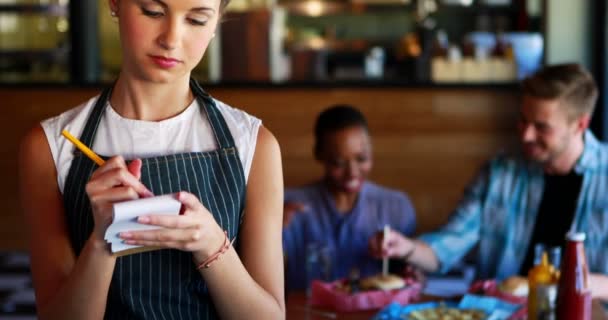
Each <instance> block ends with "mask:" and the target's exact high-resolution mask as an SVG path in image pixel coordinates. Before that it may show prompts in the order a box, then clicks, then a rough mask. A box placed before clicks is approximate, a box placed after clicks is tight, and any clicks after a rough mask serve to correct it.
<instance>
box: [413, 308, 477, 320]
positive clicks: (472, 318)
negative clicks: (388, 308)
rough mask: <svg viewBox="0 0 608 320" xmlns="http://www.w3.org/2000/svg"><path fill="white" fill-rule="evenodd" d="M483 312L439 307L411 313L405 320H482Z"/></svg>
mask: <svg viewBox="0 0 608 320" xmlns="http://www.w3.org/2000/svg"><path fill="white" fill-rule="evenodd" d="M485 318H486V314H485V312H483V311H481V310H475V309H457V308H448V307H446V306H439V307H437V308H432V309H426V310H419V311H412V312H410V314H409V315H408V316H407V317H406V318H405V319H407V320H482V319H485Z"/></svg>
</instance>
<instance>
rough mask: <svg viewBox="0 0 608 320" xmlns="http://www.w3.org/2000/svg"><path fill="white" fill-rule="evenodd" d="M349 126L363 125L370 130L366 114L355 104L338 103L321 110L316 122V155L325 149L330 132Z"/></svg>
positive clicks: (366, 129)
mask: <svg viewBox="0 0 608 320" xmlns="http://www.w3.org/2000/svg"><path fill="white" fill-rule="evenodd" d="M349 127H361V128H363V129H365V131H368V132H369V128H368V126H367V120H365V116H364V115H363V114H362V113H361V111H359V110H358V109H357V108H355V107H353V106H350V105H347V104H338V105H334V106H331V107H329V108H327V109H325V110H324V111H323V112H321V113H320V114H319V116H318V117H317V121H316V122H315V146H314V152H315V155H316V156H318V155H319V154H320V152H321V150H323V143H324V141H323V140H324V139H325V136H326V135H327V134H328V133H333V132H336V131H338V130H342V129H345V128H349Z"/></svg>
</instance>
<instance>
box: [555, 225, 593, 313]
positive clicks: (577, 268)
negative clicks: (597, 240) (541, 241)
mask: <svg viewBox="0 0 608 320" xmlns="http://www.w3.org/2000/svg"><path fill="white" fill-rule="evenodd" d="M584 241H585V233H582V232H568V234H566V250H565V254H564V256H563V260H562V266H561V272H560V273H561V274H560V280H559V288H558V293H557V319H558V320H574V319H576V320H590V319H591V290H590V289H589V268H588V267H587V258H586V257H585V247H584V245H583V242H584Z"/></svg>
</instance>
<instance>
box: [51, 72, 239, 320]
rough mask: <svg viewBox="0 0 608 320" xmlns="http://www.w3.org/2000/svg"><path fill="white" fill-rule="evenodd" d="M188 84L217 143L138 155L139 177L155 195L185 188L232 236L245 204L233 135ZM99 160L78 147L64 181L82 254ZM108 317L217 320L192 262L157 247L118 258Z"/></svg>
mask: <svg viewBox="0 0 608 320" xmlns="http://www.w3.org/2000/svg"><path fill="white" fill-rule="evenodd" d="M190 87H191V89H192V91H193V93H194V96H195V97H196V99H197V101H198V104H199V105H200V107H201V108H204V111H205V114H206V115H207V118H208V120H209V123H210V125H211V128H212V130H213V133H214V135H215V139H216V140H217V145H218V149H217V150H212V151H208V152H188V153H180V154H172V155H166V156H159V157H153V158H146V159H142V161H143V166H142V170H141V181H142V183H143V184H144V185H145V186H146V187H148V189H150V190H151V191H152V192H153V193H154V194H155V195H162V194H168V193H174V192H178V191H188V192H190V193H192V194H194V195H196V196H197V197H198V198H199V200H200V201H201V202H202V204H203V205H205V207H206V208H207V209H209V211H210V212H211V213H212V214H213V216H214V217H215V220H216V221H217V223H218V224H219V225H220V226H221V227H222V229H224V230H226V231H228V236H229V237H230V239H234V238H235V237H236V236H237V234H238V230H239V225H240V223H241V220H242V214H243V209H244V205H245V176H244V173H243V167H242V164H241V161H240V159H239V154H238V151H237V148H236V146H235V144H234V139H233V138H232V135H231V134H230V131H229V128H228V126H227V125H226V122H225V120H224V118H223V117H222V115H221V113H220V111H219V110H218V109H217V106H216V105H215V101H214V100H213V99H212V98H211V97H210V96H209V95H208V94H207V93H206V92H205V91H203V89H202V88H201V87H200V86H199V85H198V84H197V83H196V81H194V80H191V82H190ZM110 95H111V88H108V89H106V90H105V91H104V92H103V93H102V94H101V95H100V97H99V99H98V100H97V102H96V104H95V106H94V108H93V110H92V112H91V114H90V115H89V118H88V120H87V123H86V125H85V128H84V130H83V133H82V135H81V136H80V140H81V141H82V142H83V143H84V144H85V145H87V146H89V147H92V146H93V142H94V138H95V134H96V131H97V127H98V126H99V122H100V120H101V118H102V117H103V114H104V111H105V108H106V105H107V102H108V99H109V97H110ZM95 169H97V165H96V164H95V163H94V162H93V161H92V160H90V159H89V158H87V157H86V156H85V155H84V154H82V153H81V152H79V151H77V150H75V152H74V160H73V161H72V164H71V167H70V171H69V173H68V176H67V179H66V184H65V187H64V194H63V199H64V206H65V211H66V223H67V226H68V232H69V236H70V242H71V244H72V248H73V250H74V252H75V254H76V256H79V255H80V252H81V250H82V248H83V247H84V244H85V242H86V241H87V239H88V238H89V236H90V234H91V232H92V230H93V217H92V212H91V205H90V203H89V199H88V197H87V195H86V192H85V185H86V183H87V182H88V180H89V178H90V176H91V174H92V173H93V171H94V170H95ZM107 301H108V302H107V306H106V313H105V318H106V319H159V320H161V319H162V320H165V319H217V318H218V316H217V313H216V310H215V308H214V306H213V304H212V302H211V297H210V295H209V292H208V290H207V287H206V285H205V282H204V281H203V278H202V277H201V275H200V273H199V272H198V271H197V270H196V266H195V265H194V262H193V261H192V254H191V253H188V252H182V251H179V250H170V249H164V250H156V251H149V252H143V253H137V254H132V255H129V256H124V257H119V258H118V259H117V263H116V268H115V269H114V274H113V276H112V282H111V284H110V290H109V293H108V300H107Z"/></svg>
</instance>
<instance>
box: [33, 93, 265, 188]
mask: <svg viewBox="0 0 608 320" xmlns="http://www.w3.org/2000/svg"><path fill="white" fill-rule="evenodd" d="M97 98H98V97H93V98H91V99H90V100H89V101H87V102H85V103H83V104H81V105H80V106H78V107H76V108H73V109H70V110H68V111H66V112H64V113H62V114H60V115H58V116H55V117H53V118H49V119H46V120H44V121H42V122H41V125H42V128H43V129H44V133H45V134H46V137H47V140H48V143H49V146H50V149H51V154H52V155H53V160H54V161H55V168H56V169H57V183H58V185H59V189H60V191H61V192H62V193H63V187H64V185H65V180H66V178H67V175H68V171H69V170H70V165H71V163H72V159H73V157H74V156H73V153H72V152H73V151H74V145H73V144H72V143H71V142H69V141H68V140H67V139H65V138H64V137H63V136H62V135H61V131H62V130H63V129H66V130H68V131H69V132H70V133H71V134H72V135H74V136H76V137H79V136H80V135H81V133H82V131H83V130H84V126H85V124H86V121H87V119H88V117H89V114H90V113H91V111H92V109H93V107H94V106H95V102H96V101H97ZM215 102H216V105H217V108H218V110H219V111H220V113H221V114H222V116H223V117H224V120H225V121H226V124H227V125H228V128H230V133H231V134H232V137H233V139H234V143H235V145H236V147H237V149H238V152H239V157H240V159H241V163H242V164H243V171H244V174H245V181H247V178H248V176H249V171H250V169H251V162H252V160H253V154H254V152H255V146H256V142H257V135H258V130H259V128H260V126H261V124H262V121H261V120H260V119H258V118H256V117H254V116H251V115H249V114H247V113H246V112H244V111H242V110H239V109H235V108H232V107H230V106H228V105H226V104H225V103H223V102H221V101H218V100H215ZM89 147H90V146H89ZM217 147H218V145H217V141H216V139H215V136H214V135H213V131H212V130H211V127H210V126H209V120H208V119H207V115H206V114H205V112H204V109H202V108H199V104H198V102H197V101H196V99H194V101H193V102H192V103H191V104H190V105H189V106H188V107H187V108H186V109H185V110H184V111H183V112H182V113H180V114H178V115H177V116H175V117H173V118H170V119H166V120H162V121H143V120H133V119H127V118H123V117H122V116H120V115H119V114H118V113H116V111H114V109H113V108H112V107H111V106H110V104H109V103H108V104H107V105H106V109H105V112H104V114H103V117H102V118H101V122H100V123H99V127H98V128H97V133H96V135H95V139H94V142H93V147H92V148H91V149H93V151H95V153H97V154H99V155H103V156H114V155H122V156H123V157H124V158H125V159H135V158H148V157H156V156H162V155H169V154H176V153H184V152H204V151H210V150H214V149H217Z"/></svg>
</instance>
